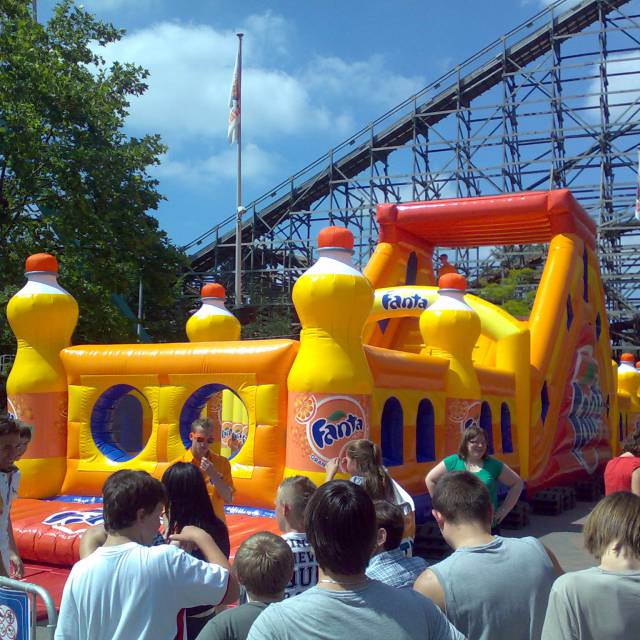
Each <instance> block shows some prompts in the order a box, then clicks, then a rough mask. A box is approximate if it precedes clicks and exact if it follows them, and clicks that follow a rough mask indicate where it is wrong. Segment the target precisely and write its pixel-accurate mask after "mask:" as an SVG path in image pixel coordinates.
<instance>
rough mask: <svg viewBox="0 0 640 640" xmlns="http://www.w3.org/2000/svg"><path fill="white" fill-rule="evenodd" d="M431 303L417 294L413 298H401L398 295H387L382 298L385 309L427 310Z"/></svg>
mask: <svg viewBox="0 0 640 640" xmlns="http://www.w3.org/2000/svg"><path fill="white" fill-rule="evenodd" d="M428 305H429V301H428V300H427V299H426V298H423V297H422V296H421V295H418V294H417V293H416V294H414V295H412V296H401V295H399V294H397V293H385V294H384V295H383V296H382V307H383V309H387V310H389V309H392V310H393V309H421V310H422V309H426V308H427V306H428Z"/></svg>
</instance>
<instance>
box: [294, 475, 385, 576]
mask: <svg viewBox="0 0 640 640" xmlns="http://www.w3.org/2000/svg"><path fill="white" fill-rule="evenodd" d="M304 525H305V526H304V528H305V531H306V532H307V538H308V540H309V543H310V544H311V546H312V547H313V550H314V551H315V554H316V560H317V561H318V565H319V566H320V568H321V569H323V570H324V571H330V572H332V573H336V574H343V575H358V574H361V573H364V570H365V569H366V568H367V564H368V563H369V559H370V558H371V554H372V552H373V548H374V546H375V544H376V535H377V529H376V511H375V509H374V507H373V502H372V500H371V498H370V497H369V496H368V495H367V492H366V491H365V490H364V489H363V488H362V487H361V486H359V485H357V484H354V483H353V482H348V481H346V480H332V481H331V482H327V483H325V484H323V485H322V486H320V487H318V488H317V489H316V491H315V493H314V494H313V495H312V496H311V500H309V504H308V505H307V509H306V511H305V513H304Z"/></svg>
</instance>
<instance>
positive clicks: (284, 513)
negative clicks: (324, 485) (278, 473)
mask: <svg viewBox="0 0 640 640" xmlns="http://www.w3.org/2000/svg"><path fill="white" fill-rule="evenodd" d="M315 490H316V485H315V484H313V482H311V480H309V478H307V477H306V476H292V477H291V478H285V479H284V480H283V481H282V482H281V483H280V486H279V487H278V493H277V494H276V520H277V522H278V527H280V531H282V532H283V533H287V532H288V531H300V532H301V531H304V510H305V509H306V508H307V503H308V502H309V498H311V496H312V495H313V492H314V491H315Z"/></svg>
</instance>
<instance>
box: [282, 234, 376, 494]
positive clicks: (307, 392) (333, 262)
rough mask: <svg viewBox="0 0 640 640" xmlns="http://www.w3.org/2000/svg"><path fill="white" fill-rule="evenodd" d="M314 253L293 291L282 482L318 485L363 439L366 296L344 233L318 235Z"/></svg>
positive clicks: (369, 298)
mask: <svg viewBox="0 0 640 640" xmlns="http://www.w3.org/2000/svg"><path fill="white" fill-rule="evenodd" d="M318 249H319V254H320V257H319V259H318V261H317V262H316V263H315V264H314V265H313V266H312V267H311V268H309V269H308V270H307V271H306V272H305V273H304V274H303V275H302V276H301V277H300V278H299V279H298V281H297V282H296V284H295V286H294V287H293V295H292V297H293V303H294V305H295V308H296V311H297V313H298V317H299V318H300V322H301V324H302V332H301V333H300V350H299V352H298V355H297V357H296V359H295V362H294V363H293V366H292V367H291V372H290V373H289V378H288V381H287V383H288V387H289V412H288V418H287V452H286V462H285V475H294V474H296V473H299V472H301V471H303V472H305V474H306V475H309V476H310V477H311V478H312V479H313V480H314V481H316V482H317V483H321V482H322V480H323V478H324V467H325V465H326V464H327V462H328V461H329V460H331V459H332V458H335V457H337V456H338V455H339V454H340V452H341V450H342V449H343V447H344V446H345V445H346V444H347V442H349V441H350V440H355V439H358V438H368V437H369V427H370V424H369V420H370V411H371V409H370V406H371V393H372V391H373V377H372V375H371V371H370V370H369V364H368V362H367V359H366V356H365V353H364V349H363V347H362V331H363V328H364V324H365V322H366V320H367V317H368V315H369V312H370V311H371V307H372V305H373V288H372V287H371V284H370V283H369V281H368V280H367V279H366V278H365V277H364V276H363V275H362V273H361V272H360V271H358V270H357V269H356V268H354V267H353V266H352V263H351V262H352V259H351V256H352V254H353V234H352V233H351V231H349V230H348V229H345V228H343V227H327V228H326V229H323V230H322V231H321V232H320V234H319V236H318Z"/></svg>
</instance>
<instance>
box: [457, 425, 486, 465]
mask: <svg viewBox="0 0 640 640" xmlns="http://www.w3.org/2000/svg"><path fill="white" fill-rule="evenodd" d="M458 455H459V456H460V457H461V458H462V459H463V460H465V461H466V460H467V459H468V458H469V457H473V458H482V460H484V459H485V458H486V457H487V456H488V455H489V448H488V446H487V434H486V433H485V432H484V430H483V429H482V428H481V427H478V426H476V425H472V426H471V427H468V428H467V429H465V430H464V432H463V434H462V439H461V440H460V447H459V448H458Z"/></svg>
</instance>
